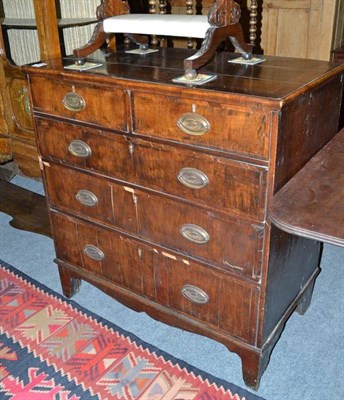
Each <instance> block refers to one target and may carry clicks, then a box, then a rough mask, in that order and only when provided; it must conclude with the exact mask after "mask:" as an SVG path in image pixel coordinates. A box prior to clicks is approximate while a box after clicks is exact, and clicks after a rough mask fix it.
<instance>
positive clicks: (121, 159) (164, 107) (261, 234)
mask: <svg viewBox="0 0 344 400" xmlns="http://www.w3.org/2000/svg"><path fill="white" fill-rule="evenodd" d="M188 54H191V53H188V52H187V51H186V50H185V51H184V50H178V49H161V50H160V51H159V53H152V54H150V55H146V56H145V57H141V58H140V57H139V56H133V55H128V54H126V53H123V52H120V51H118V52H116V53H114V54H110V53H108V54H107V55H106V56H105V57H104V58H102V56H101V54H100V55H97V60H98V61H100V62H101V64H102V65H101V66H100V67H99V68H97V69H94V70H90V71H87V72H82V73H80V72H71V71H67V70H64V68H63V66H62V65H61V61H60V60H55V61H53V62H51V63H48V65H47V66H46V67H44V68H30V67H28V68H26V71H27V73H28V76H29V82H30V90H31V97H32V103H33V112H34V121H35V128H36V137H37V144H38V147H39V152H40V157H41V165H42V170H43V177H44V183H45V187H46V191H47V198H48V202H49V206H50V219H51V224H52V230H53V236H54V240H55V246H56V255H57V260H56V261H57V264H58V267H59V271H60V276H61V282H62V286H63V290H64V293H65V295H66V296H72V295H73V294H74V293H75V291H76V290H78V289H79V284H80V280H87V281H89V282H91V283H92V284H94V285H96V286H98V287H99V288H100V289H102V290H104V291H105V292H106V293H108V294H110V295H111V296H113V297H114V298H116V299H118V300H119V301H122V302H123V303H125V304H126V305H128V306H129V307H132V308H134V309H136V310H139V311H146V312H147V313H149V314H150V315H151V316H153V317H154V318H157V319H159V320H161V321H163V322H166V323H169V324H172V325H175V326H178V327H181V328H184V329H187V330H191V331H193V332H196V333H200V334H202V335H206V336H208V337H210V338H213V339H215V340H218V341H220V342H222V343H224V344H225V345H226V346H227V347H228V348H229V350H231V351H234V352H236V353H238V354H239V356H240V357H241V359H242V362H243V374H244V379H245V382H246V383H247V385H249V386H251V387H258V385H259V380H260V377H261V374H262V373H263V371H264V369H265V367H266V365H267V363H268V360H269V356H270V353H271V351H272V348H273V346H274V345H275V343H276V341H277V340H278V337H279V335H280V333H281V331H282V329H283V326H284V324H285V322H286V320H287V319H288V317H289V316H290V314H291V313H292V312H293V311H294V309H297V310H298V311H299V312H300V313H303V312H304V311H305V310H306V309H307V306H308V304H309V301H310V298H311V293H312V288H313V284H314V280H315V277H316V276H317V274H318V272H319V259H320V254H321V243H320V242H318V241H316V240H311V239H307V238H302V237H297V236H294V235H293V234H290V233H286V232H283V231H281V230H280V229H278V228H277V227H275V226H274V225H273V224H272V222H271V220H270V218H269V216H268V210H269V207H270V204H271V202H272V199H273V195H274V193H276V192H277V191H278V190H279V189H280V188H281V187H282V186H284V184H285V183H287V182H288V181H289V180H290V179H291V178H292V177H293V176H294V175H295V174H296V173H297V172H298V171H299V170H300V169H301V168H302V167H303V166H304V165H305V164H306V163H307V162H308V160H309V159H310V158H311V157H312V156H313V155H314V154H315V153H317V152H318V151H319V150H320V149H321V148H322V147H323V146H324V145H325V144H326V143H327V142H328V141H329V140H330V139H331V138H332V137H333V136H334V135H335V134H336V132H337V124H338V117H339V109H340V99H341V93H342V81H341V74H343V71H344V67H343V66H339V65H334V64H330V63H327V62H318V61H310V60H295V59H284V58H270V57H267V59H266V61H265V62H264V63H262V64H259V65H256V66H241V65H233V64H231V63H228V62H227V60H228V57H235V55H228V54H225V53H221V54H217V56H216V58H215V59H214V60H213V61H212V63H210V64H209V65H208V67H207V69H203V70H202V71H201V72H212V73H214V72H216V74H217V75H218V77H217V79H216V80H215V81H212V82H210V83H208V84H206V85H204V86H203V87H187V86H182V85H178V84H174V83H172V78H175V77H176V76H180V75H183V60H184V59H185V57H186V56H187V55H188ZM94 57H95V56H94ZM64 62H65V63H71V62H73V61H72V60H65V61H64Z"/></svg>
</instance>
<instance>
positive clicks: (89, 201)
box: [75, 189, 98, 207]
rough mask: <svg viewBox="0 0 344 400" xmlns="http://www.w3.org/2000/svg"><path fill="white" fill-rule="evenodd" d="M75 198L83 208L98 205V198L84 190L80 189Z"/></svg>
mask: <svg viewBox="0 0 344 400" xmlns="http://www.w3.org/2000/svg"><path fill="white" fill-rule="evenodd" d="M75 198H76V199H77V200H78V202H79V203H81V204H82V205H84V206H87V207H94V206H96V205H97V203H98V197H97V196H96V195H95V194H94V193H92V192H90V191H89V190H86V189H80V190H79V191H78V193H77V194H76V195H75Z"/></svg>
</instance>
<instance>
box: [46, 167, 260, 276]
mask: <svg viewBox="0 0 344 400" xmlns="http://www.w3.org/2000/svg"><path fill="white" fill-rule="evenodd" d="M44 175H45V179H46V188H47V194H48V198H49V202H50V205H51V206H53V207H54V208H58V209H60V210H62V211H67V212H71V213H73V214H75V215H77V216H80V217H82V218H85V219H90V220H94V221H96V222H100V223H105V224H107V225H108V226H110V227H111V226H113V227H114V228H117V229H120V230H124V231H127V232H128V233H131V234H134V235H136V236H138V237H141V238H142V239H145V240H148V241H150V242H154V243H157V244H161V245H162V246H166V247H168V248H171V249H174V250H176V251H180V252H182V253H183V254H185V255H188V256H191V257H194V258H197V259H199V260H202V261H204V262H207V263H211V264H214V265H217V266H218V267H219V268H221V269H225V270H228V271H231V272H233V273H235V274H239V275H242V276H249V277H253V278H254V279H257V278H259V276H260V269H261V262H262V248H263V237H264V225H263V224H253V223H250V222H248V221H240V220H238V219H237V218H224V217H222V216H221V215H218V214H216V213H213V212H210V211H209V212H207V211H205V210H202V209H199V208H198V207H194V206H190V205H187V204H183V203H180V202H178V201H175V200H171V199H169V198H167V197H164V196H159V195H156V194H152V193H148V192H146V191H143V190H138V189H133V188H131V187H128V186H124V185H119V184H116V183H114V182H111V181H109V180H106V179H104V178H100V177H97V176H91V175H89V174H86V173H81V172H78V171H75V170H72V169H68V168H66V167H62V166H59V165H56V164H50V165H48V164H45V166H44Z"/></svg>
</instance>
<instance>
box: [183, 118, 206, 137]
mask: <svg viewBox="0 0 344 400" xmlns="http://www.w3.org/2000/svg"><path fill="white" fill-rule="evenodd" d="M177 126H178V128H179V129H180V130H182V131H183V132H184V133H187V134H188V135H194V136H201V135H204V134H205V133H207V132H208V131H209V130H210V123H209V122H208V120H207V119H206V118H204V117H202V116H201V115H199V114H195V113H186V114H183V115H182V116H181V117H180V118H179V120H178V122H177Z"/></svg>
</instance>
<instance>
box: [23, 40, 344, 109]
mask: <svg viewBox="0 0 344 400" xmlns="http://www.w3.org/2000/svg"><path fill="white" fill-rule="evenodd" d="M190 54H192V50H186V49H173V48H161V49H159V51H158V52H155V53H150V54H146V55H144V56H142V55H135V54H128V53H126V52H125V51H117V52H114V53H110V52H105V51H97V52H95V53H93V54H92V55H91V56H90V57H89V58H87V61H88V62H94V63H97V64H100V65H99V66H98V67H97V68H94V69H90V70H87V71H83V72H82V73H81V74H80V73H79V72H76V71H70V70H66V69H65V67H66V66H68V65H72V64H74V59H73V58H65V59H64V60H63V61H62V62H61V60H52V61H50V62H48V65H46V66H43V67H40V68H36V67H33V68H32V67H30V66H29V67H25V69H26V71H27V72H29V74H44V75H51V74H54V75H56V74H57V75H60V76H61V77H62V78H65V79H68V78H70V79H77V80H80V79H82V80H84V81H90V82H94V81H97V82H102V81H103V82H104V83H112V84H113V83H114V82H116V84H117V85H120V86H126V85H128V83H129V82H130V84H137V85H140V84H141V85H142V84H153V85H159V86H163V87H164V89H166V90H172V91H176V92H180V93H187V92H190V90H191V91H192V92H194V93H195V94H196V93H201V94H203V95H204V94H205V93H207V95H209V92H217V93H226V94H234V95H246V96H250V97H258V98H260V99H261V100H262V101H264V100H265V101H272V102H276V101H277V103H279V102H287V101H288V100H289V99H292V98H294V97H295V96H298V95H299V94H301V93H302V92H304V91H305V90H307V89H308V88H312V87H315V86H317V85H320V84H321V83H322V82H323V81H326V80H327V79H330V78H331V77H333V76H336V75H340V74H341V73H343V72H344V64H340V63H330V62H325V61H317V60H306V59H295V58H286V57H269V56H259V57H261V58H264V61H263V62H262V63H259V64H256V65H242V64H234V63H232V62H230V61H231V60H233V59H235V58H238V55H237V54H232V53H226V52H220V53H217V54H216V56H215V57H214V58H213V60H212V61H211V62H210V63H209V64H208V65H207V66H206V67H204V68H202V69H201V70H200V71H199V72H200V73H205V74H213V75H214V74H215V75H216V76H217V78H216V79H215V80H213V81H211V82H208V83H206V84H204V85H202V86H195V85H192V83H191V84H190V85H185V84H181V83H174V82H172V79H174V78H177V77H179V76H182V75H183V74H184V69H183V61H184V59H185V58H186V57H188V56H189V55H190ZM152 87H153V86H152Z"/></svg>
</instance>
